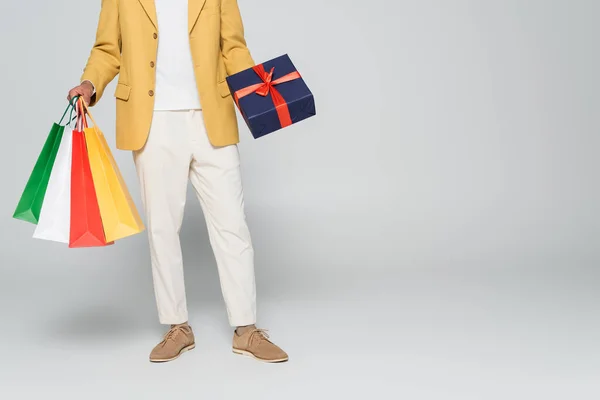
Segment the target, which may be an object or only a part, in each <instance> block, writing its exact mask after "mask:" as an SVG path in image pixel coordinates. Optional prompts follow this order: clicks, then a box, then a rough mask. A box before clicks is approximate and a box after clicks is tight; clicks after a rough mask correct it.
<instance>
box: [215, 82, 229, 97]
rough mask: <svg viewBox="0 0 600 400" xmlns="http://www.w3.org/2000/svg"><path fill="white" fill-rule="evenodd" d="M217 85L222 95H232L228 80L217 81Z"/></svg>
mask: <svg viewBox="0 0 600 400" xmlns="http://www.w3.org/2000/svg"><path fill="white" fill-rule="evenodd" d="M217 86H218V89H219V93H220V94H221V97H227V96H231V92H230V91H229V85H228V84H227V81H221V82H219V83H217Z"/></svg>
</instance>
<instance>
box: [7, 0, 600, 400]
mask: <svg viewBox="0 0 600 400" xmlns="http://www.w3.org/2000/svg"><path fill="white" fill-rule="evenodd" d="M122 1H123V0H122ZM129 1H135V0H129ZM99 8H100V1H99V0H96V1H86V2H82V1H72V0H53V1H43V0H29V1H26V2H24V1H19V2H18V1H3V2H1V3H0V41H1V45H2V47H1V48H2V62H1V65H0V68H1V70H0V76H1V77H2V78H1V79H2V82H1V83H2V84H1V86H0V87H1V88H2V90H3V95H2V96H1V98H0V109H1V110H2V121H3V131H4V133H3V140H4V141H3V145H2V146H1V149H2V150H1V152H2V153H1V157H0V160H1V162H2V164H1V166H2V167H1V168H0V174H1V176H2V196H1V197H0V209H2V210H4V212H3V213H2V217H1V218H2V224H1V232H0V235H1V240H0V243H1V244H0V246H1V255H2V268H0V315H1V318H0V354H1V355H2V359H1V361H0V398H15V399H34V398H40V397H41V396H45V397H48V396H51V397H54V396H57V397H58V396H60V398H63V399H80V398H86V399H106V398H114V399H132V398H140V399H159V398H166V397H165V396H168V395H185V396H186V398H207V399H234V398H237V397H239V396H243V397H244V398H246V399H254V398H256V399H280V398H284V399H307V398H316V399H329V398H334V399H337V398H349V399H355V398H356V399H359V398H369V399H383V398H394V399H396V398H398V399H401V398H402V399H404V398H405V399H411V400H418V399H436V400H442V399H443V400H445V399H461V400H466V399H474V400H475V399H476V400H481V399H485V400H492V399H541V398H545V399H577V400H582V399H597V398H598V397H599V396H600V383H599V380H598V376H599V374H600V344H599V343H598V342H599V338H600V323H599V321H598V318H599V311H600V306H599V304H600V295H599V294H598V287H599V284H600V274H599V272H598V266H599V264H600V247H599V244H600V243H599V239H600V216H599V213H598V204H599V201H600V190H599V189H598V178H599V176H598V175H599V173H598V171H599V170H598V167H600V165H599V161H598V157H597V152H598V148H599V145H600V138H599V128H600V118H599V113H598V108H599V105H600V96H599V94H598V93H600V79H599V78H598V71H599V70H600V57H599V56H598V45H597V38H598V35H599V34H600V28H599V25H598V24H597V18H598V15H599V12H600V3H599V2H597V1H595V0H594V1H592V0H588V1H586V0H571V1H566V0H545V1H542V0H518V1H517V0H504V1H499V0H498V1H491V0H479V1H467V0H453V1H447V0H420V1H393V2H392V1H386V0H372V1H360V2H350V1H339V0H338V1H334V0H319V1H317V0H305V1H302V2H291V1H276V0H253V1H245V0H240V8H241V10H242V14H243V17H244V22H245V26H246V33H247V40H248V43H249V47H250V49H251V52H252V54H253V56H254V57H255V59H256V60H257V61H264V60H267V59H270V58H272V57H275V56H278V55H280V54H283V53H288V54H289V55H290V57H291V58H292V60H293V61H294V62H295V64H296V66H297V67H298V69H299V70H300V72H301V73H302V74H303V76H304V77H305V79H306V81H307V83H308V85H309V87H310V88H311V89H312V90H313V92H314V95H315V97H316V102H317V110H318V116H317V117H316V118H312V119H309V120H307V121H304V122H302V123H300V124H298V125H295V126H292V127H290V128H287V129H286V130H284V131H281V132H278V133H276V134H273V135H271V136H269V137H266V138H263V139H261V140H258V141H255V140H253V139H252V138H251V136H250V134H249V132H248V130H247V128H245V127H243V128H242V142H241V144H240V148H241V153H242V158H243V174H244V183H245V193H246V203H247V213H248V218H249V221H250V224H251V230H252V233H253V238H254V242H255V247H256V253H257V258H256V263H257V282H258V290H259V322H260V325H261V326H263V327H267V328H270V329H271V332H272V334H273V338H274V340H275V341H276V342H277V343H279V344H280V345H281V346H283V347H284V348H285V349H286V350H288V351H289V353H290V355H291V360H290V362H289V363H287V364H283V365H263V364H259V363H256V362H254V361H252V360H249V359H244V358H240V357H235V356H234V355H232V354H231V351H230V335H231V332H230V329H229V327H228V326H227V321H226V315H225V310H224V306H223V303H222V300H221V295H220V291H219V285H218V280H217V274H216V268H215V265H214V259H213V256H212V253H211V250H210V248H209V245H208V240H207V235H206V231H205V227H204V220H203V217H202V215H201V212H200V208H199V206H198V204H197V202H196V201H195V199H194V197H193V196H192V195H191V193H190V197H189V203H188V208H187V211H186V219H185V223H184V229H183V232H182V236H183V245H184V255H185V261H186V283H187V289H188V300H189V307H190V320H191V323H192V324H193V326H194V328H195V330H196V335H197V342H198V346H197V348H196V350H194V351H193V352H191V353H189V354H186V355H185V356H184V357H182V358H181V359H180V360H178V361H177V362H174V363H169V364H165V365H151V364H150V363H148V361H147V356H148V353H149V351H150V350H151V348H152V346H153V345H154V344H155V343H156V342H157V341H159V340H160V337H161V335H162V333H163V328H162V327H161V326H160V325H158V322H157V317H156V310H155V304H154V298H153V291H152V283H151V276H150V269H149V256H148V251H147V242H146V237H145V235H137V236H135V237H133V238H130V239H126V240H123V241H121V242H119V243H117V245H115V246H113V247H111V248H105V249H91V250H90V249H87V250H69V249H67V248H65V246H62V245H59V244H56V243H48V242H43V241H36V240H33V239H31V234H32V232H33V227H32V226H31V225H28V224H26V223H22V222H20V221H16V220H13V219H11V215H12V211H13V209H14V207H15V205H16V202H17V200H18V198H19V196H20V194H21V191H22V189H23V187H24V184H25V182H26V180H27V178H28V176H29V173H30V171H31V168H32V167H33V164H34V162H35V159H36V157H37V155H38V153H39V151H40V149H41V146H42V144H43V141H44V139H45V135H46V134H47V132H48V130H49V127H50V125H51V123H52V122H53V120H55V119H56V118H57V117H59V116H60V114H61V113H62V110H63V109H64V106H65V105H66V103H65V96H66V93H67V90H68V89H69V88H70V87H72V86H73V85H75V84H77V82H78V79H79V76H80V74H81V71H82V68H83V66H84V64H85V61H86V59H87V56H88V53H89V50H90V48H91V46H92V43H93V38H94V33H95V25H96V21H97V14H98V11H99ZM292 10H293V11H292ZM113 90H114V83H113V84H112V85H111V87H110V88H109V89H108V90H107V96H106V97H105V99H104V100H103V101H102V102H101V104H99V105H98V106H97V107H95V109H94V113H95V117H96V120H97V121H98V123H99V124H100V126H101V128H103V130H104V132H105V134H106V135H107V136H108V138H109V139H110V143H111V145H113V148H114V101H113V100H112V99H111V96H110V94H111V93H112V91H113ZM115 155H116V157H117V161H118V162H119V165H120V167H121V169H122V171H123V173H124V175H125V178H126V180H127V183H128V185H129V187H130V189H131V191H132V193H133V194H134V197H135V199H136V201H137V202H138V205H139V204H140V203H139V188H138V184H137V181H136V178H135V174H134V169H133V163H132V160H131V155H130V154H129V153H126V152H115ZM11 396H12V397H11Z"/></svg>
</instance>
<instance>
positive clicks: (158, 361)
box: [150, 343, 196, 363]
mask: <svg viewBox="0 0 600 400" xmlns="http://www.w3.org/2000/svg"><path fill="white" fill-rule="evenodd" d="M195 348H196V344H195V343H194V344H191V345H189V346H187V347H184V348H183V349H181V351H180V352H179V353H178V354H177V355H176V356H175V357H172V358H151V359H150V362H153V363H164V362H169V361H173V360H176V359H178V358H179V357H180V356H181V355H182V354H183V353H185V352H186V351H190V350H194V349H195Z"/></svg>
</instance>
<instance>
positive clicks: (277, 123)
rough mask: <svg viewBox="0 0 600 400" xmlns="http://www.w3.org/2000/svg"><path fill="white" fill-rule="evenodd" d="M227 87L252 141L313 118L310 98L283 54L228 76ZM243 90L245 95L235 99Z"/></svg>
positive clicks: (290, 61)
mask: <svg viewBox="0 0 600 400" xmlns="http://www.w3.org/2000/svg"><path fill="white" fill-rule="evenodd" d="M271 73H272V74H271ZM296 74H297V75H296ZM282 79H283V80H284V81H281V80H282ZM288 79H289V80H288ZM278 80H279V81H280V82H278ZM227 84H228V85H229V90H230V91H231V94H232V96H233V98H234V100H235V101H236V104H237V105H238V108H239V110H240V112H241V114H242V116H243V117H244V120H245V121H246V124H247V125H248V128H250V132H252V136H254V138H255V139H258V138H259V137H261V136H265V135H267V134H269V133H271V132H274V131H276V130H279V129H281V128H283V127H285V126H288V125H289V124H294V123H296V122H298V121H302V120H303V119H306V118H309V117H312V116H313V115H315V114H316V110H315V101H314V98H313V95H312V93H311V92H310V90H309V89H308V86H306V83H305V82H304V80H303V79H302V77H300V76H299V73H298V72H297V71H296V67H294V64H292V60H290V58H289V57H288V55H287V54H285V55H283V56H280V57H277V58H274V59H272V60H270V61H267V62H265V63H262V64H260V65H258V66H256V67H254V68H249V69H247V70H244V71H241V72H238V73H237V74H234V75H231V76H229V77H227ZM246 88H248V89H247V90H246V92H248V93H249V94H246V95H242V96H237V95H236V94H240V92H238V91H240V90H244V89H246ZM276 104H278V105H279V106H278V107H276ZM286 105H287V107H286Z"/></svg>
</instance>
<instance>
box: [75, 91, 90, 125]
mask: <svg viewBox="0 0 600 400" xmlns="http://www.w3.org/2000/svg"><path fill="white" fill-rule="evenodd" d="M84 107H85V102H84V101H83V99H81V98H79V99H78V101H77V103H75V111H76V114H77V116H76V117H75V118H76V119H77V122H76V123H75V130H76V131H78V132H83V129H84V128H87V127H88V124H87V119H86V118H85V111H84Z"/></svg>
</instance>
